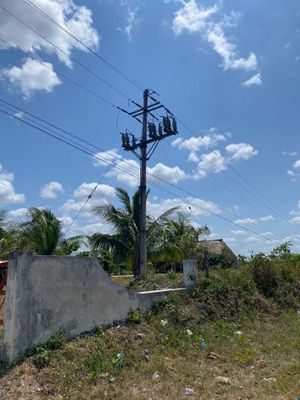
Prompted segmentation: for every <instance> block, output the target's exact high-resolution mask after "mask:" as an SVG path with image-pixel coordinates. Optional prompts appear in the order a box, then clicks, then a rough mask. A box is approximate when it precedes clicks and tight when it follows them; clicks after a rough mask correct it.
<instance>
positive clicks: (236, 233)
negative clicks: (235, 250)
mask: <svg viewBox="0 0 300 400" xmlns="http://www.w3.org/2000/svg"><path fill="white" fill-rule="evenodd" d="M230 232H231V233H232V234H233V235H238V236H239V235H246V234H247V232H246V231H242V230H239V229H236V230H234V229H233V230H232V231H230Z"/></svg>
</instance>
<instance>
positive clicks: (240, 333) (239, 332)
mask: <svg viewBox="0 0 300 400" xmlns="http://www.w3.org/2000/svg"><path fill="white" fill-rule="evenodd" d="M242 334H243V332H242V331H236V332H235V335H237V336H242Z"/></svg>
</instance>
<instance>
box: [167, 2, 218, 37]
mask: <svg viewBox="0 0 300 400" xmlns="http://www.w3.org/2000/svg"><path fill="white" fill-rule="evenodd" d="M182 4H183V7H182V8H181V9H179V10H178V11H176V13H175V17H174V20H173V30H174V32H175V34H176V35H179V34H180V33H182V32H183V31H184V30H187V31H189V32H192V33H195V32H199V31H202V30H203V29H205V28H206V25H207V22H208V20H209V18H210V17H211V16H212V15H213V14H215V13H216V12H217V11H218V6H217V5H214V6H213V7H209V8H200V7H199V6H198V5H197V2H196V0H190V1H186V2H183V3H182Z"/></svg>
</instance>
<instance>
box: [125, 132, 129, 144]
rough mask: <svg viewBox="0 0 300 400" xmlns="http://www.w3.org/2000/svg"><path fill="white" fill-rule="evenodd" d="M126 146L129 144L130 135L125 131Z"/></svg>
mask: <svg viewBox="0 0 300 400" xmlns="http://www.w3.org/2000/svg"><path fill="white" fill-rule="evenodd" d="M125 146H129V136H128V133H125Z"/></svg>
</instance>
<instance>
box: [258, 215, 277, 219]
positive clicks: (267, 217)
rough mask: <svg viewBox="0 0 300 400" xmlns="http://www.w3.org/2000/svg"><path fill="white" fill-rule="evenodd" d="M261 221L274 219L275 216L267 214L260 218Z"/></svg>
mask: <svg viewBox="0 0 300 400" xmlns="http://www.w3.org/2000/svg"><path fill="white" fill-rule="evenodd" d="M259 219H260V220H261V221H274V219H275V218H274V217H273V215H271V214H270V215H265V216H264V217H260V218H259Z"/></svg>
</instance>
